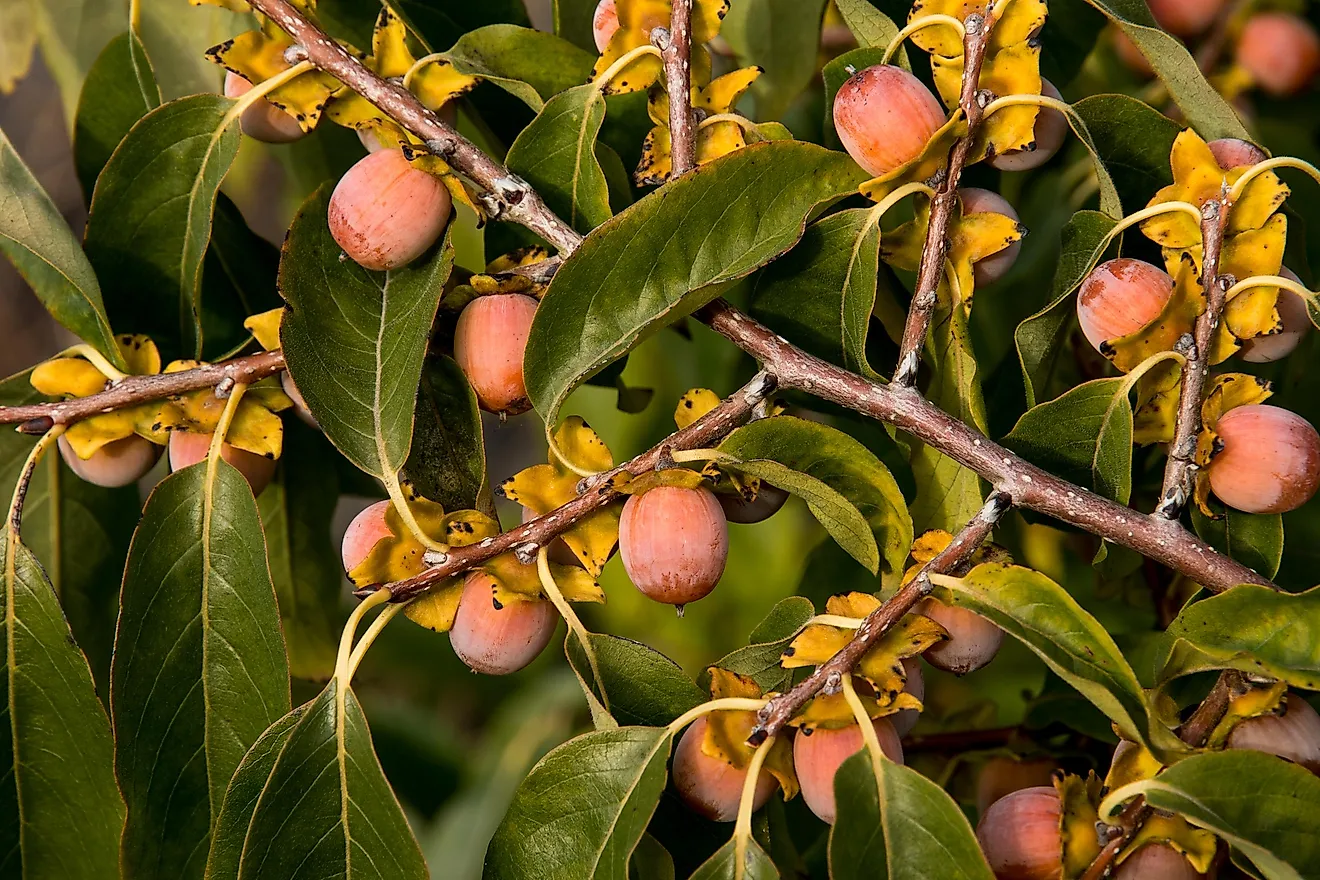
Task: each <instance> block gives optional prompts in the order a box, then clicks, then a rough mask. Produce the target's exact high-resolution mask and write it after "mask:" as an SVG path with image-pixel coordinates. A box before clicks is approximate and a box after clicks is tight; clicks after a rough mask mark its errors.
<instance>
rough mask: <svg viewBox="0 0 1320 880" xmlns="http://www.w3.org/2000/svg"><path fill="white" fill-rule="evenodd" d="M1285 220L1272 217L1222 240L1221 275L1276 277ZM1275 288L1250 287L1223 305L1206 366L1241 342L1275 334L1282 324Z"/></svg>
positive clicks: (1284, 240) (1284, 239)
mask: <svg viewBox="0 0 1320 880" xmlns="http://www.w3.org/2000/svg"><path fill="white" fill-rule="evenodd" d="M1287 236H1288V218H1287V217H1286V216H1285V215H1283V214H1275V215H1274V216H1273V217H1271V218H1270V219H1269V220H1268V221H1266V222H1265V224H1264V225H1263V226H1261V227H1260V228H1259V229H1251V230H1247V231H1246V232H1241V233H1239V234H1237V235H1234V236H1230V237H1229V238H1227V239H1225V241H1224V245H1223V250H1222V251H1221V253H1220V256H1219V272H1220V274H1221V275H1232V276H1233V277H1235V278H1250V277H1252V276H1256V275H1278V274H1279V273H1280V272H1281V271H1282V269H1283V250H1284V246H1285V245H1286V244H1287ZM1278 300H1279V288H1277V287H1268V286H1267V287H1252V288H1248V289H1246V290H1243V291H1241V292H1240V293H1237V294H1235V295H1234V296H1233V298H1232V299H1230V300H1229V301H1228V302H1227V303H1225V305H1224V320H1223V321H1221V322H1220V323H1219V326H1218V327H1216V328H1215V337H1214V345H1213V346H1212V347H1211V350H1210V363H1212V364H1217V363H1221V362H1223V361H1224V360H1227V359H1228V357H1229V356H1230V355H1231V354H1233V353H1234V352H1235V351H1237V350H1238V348H1239V347H1240V345H1239V343H1240V342H1241V341H1242V340H1247V339H1252V338H1254V337H1257V336H1262V335H1264V334H1267V333H1273V332H1275V331H1276V330H1277V329H1278V328H1279V327H1280V326H1281V324H1282V321H1281V319H1280V317H1279V311H1278Z"/></svg>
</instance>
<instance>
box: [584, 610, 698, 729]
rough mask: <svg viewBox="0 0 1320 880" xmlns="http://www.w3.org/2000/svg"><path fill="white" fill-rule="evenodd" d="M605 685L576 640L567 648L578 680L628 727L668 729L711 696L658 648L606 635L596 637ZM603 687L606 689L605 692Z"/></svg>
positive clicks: (593, 637)
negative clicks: (677, 719) (662, 727)
mask: <svg viewBox="0 0 1320 880" xmlns="http://www.w3.org/2000/svg"><path fill="white" fill-rule="evenodd" d="M590 641H591V647H592V650H593V651H595V654H596V666H597V668H598V669H599V670H600V679H601V680H600V681H596V680H595V676H594V675H593V673H592V671H591V665H590V664H589V663H588V662H587V657H586V654H584V653H583V651H582V645H581V644H579V642H578V640H577V638H576V637H574V636H573V635H572V634H571V633H570V634H569V636H568V639H567V641H566V642H565V643H564V650H565V651H566V652H567V653H568V660H569V662H570V663H571V664H572V665H573V670H574V671H575V672H576V673H577V674H578V677H579V679H580V680H581V681H582V682H583V683H584V684H587V685H589V686H590V687H591V690H592V692H593V693H594V694H595V695H596V697H597V699H599V700H601V701H602V702H603V703H604V704H605V706H606V708H607V709H609V712H610V715H612V716H613V717H614V719H615V720H616V721H618V722H619V723H620V724H623V725H637V724H640V725H645V726H649V725H655V726H659V725H664V724H668V723H669V722H671V721H673V720H674V719H675V718H677V717H678V716H679V715H682V714H683V713H684V712H686V711H687V710H689V709H691V708H692V707H694V706H698V705H700V704H701V703H703V702H705V701H706V699H707V697H706V694H705V693H703V692H702V690H701V688H699V687H697V686H696V684H694V683H693V681H692V679H690V678H688V676H687V673H686V672H684V671H683V670H682V668H681V667H680V666H679V665H678V664H677V663H675V662H674V661H673V660H670V659H669V658H668V657H666V656H665V655H664V654H661V653H660V652H659V651H657V650H655V649H654V648H651V647H648V646H647V645H643V644H642V643H641V642H634V641H633V640H632V639H624V638H620V637H618V636H612V635H607V634H605V633H591V635H590ZM602 685H603V687H602Z"/></svg>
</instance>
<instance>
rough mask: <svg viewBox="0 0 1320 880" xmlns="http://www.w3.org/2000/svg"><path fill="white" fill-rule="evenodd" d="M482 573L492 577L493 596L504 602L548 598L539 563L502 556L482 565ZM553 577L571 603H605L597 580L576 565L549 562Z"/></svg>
mask: <svg viewBox="0 0 1320 880" xmlns="http://www.w3.org/2000/svg"><path fill="white" fill-rule="evenodd" d="M481 570H482V571H484V572H485V573H486V574H488V575H490V577H491V579H492V581H493V583H492V590H491V591H492V594H493V595H494V596H495V599H496V600H497V601H499V602H501V603H503V602H505V601H519V600H521V601H524V602H526V601H529V600H531V599H547V598H549V597H548V596H546V594H545V588H544V587H543V586H542V585H541V578H540V575H539V574H538V573H537V570H536V564H535V563H531V564H523V563H521V562H519V561H518V558H517V557H516V556H514V555H513V554H512V553H501V554H500V555H499V556H496V557H495V558H494V559H491V560H489V561H488V562H485V563H482V565H481ZM550 574H551V576H553V577H554V579H555V584H556V585H557V586H558V587H559V592H561V593H563V594H564V598H565V599H567V600H568V601H570V602H604V601H605V592H604V591H603V590H602V589H601V588H600V584H598V583H596V580H595V578H593V577H592V576H591V575H590V574H588V573H587V572H586V571H585V570H584V569H581V568H578V567H577V566H576V565H560V564H558V563H556V562H552V563H550Z"/></svg>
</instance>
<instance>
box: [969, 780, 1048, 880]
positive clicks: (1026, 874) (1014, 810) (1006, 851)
mask: <svg viewBox="0 0 1320 880" xmlns="http://www.w3.org/2000/svg"><path fill="white" fill-rule="evenodd" d="M1062 812H1063V806H1062V803H1061V802H1060V800H1059V793H1058V792H1056V791H1055V790H1054V787H1053V786H1050V785H1038V786H1033V787H1032V788H1024V789H1020V790H1019V791H1015V792H1013V793H1012V794H1009V795H1005V796H1004V797H1002V798H1000V799H999V800H997V801H995V802H994V803H993V804H991V805H990V807H989V809H987V810H986V811H985V813H984V814H982V816H981V821H980V823H978V824H977V826H976V839H977V841H978V842H979V843H980V844H981V852H983V853H985V858H986V861H987V862H989V863H990V870H991V871H994V874H995V877H997V878H998V880H1060V878H1061V877H1062V876H1063V837H1062V835H1061V833H1060V831H1059V821H1060V818H1061V816H1062Z"/></svg>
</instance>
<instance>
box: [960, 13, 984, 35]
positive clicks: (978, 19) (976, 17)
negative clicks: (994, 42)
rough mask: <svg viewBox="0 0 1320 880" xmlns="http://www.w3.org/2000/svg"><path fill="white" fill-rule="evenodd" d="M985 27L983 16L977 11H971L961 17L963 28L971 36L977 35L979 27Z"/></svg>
mask: <svg viewBox="0 0 1320 880" xmlns="http://www.w3.org/2000/svg"><path fill="white" fill-rule="evenodd" d="M983 27H985V16H984V15H982V14H981V13H979V12H973V13H972V14H971V15H969V16H967V17H966V18H965V19H963V28H964V29H965V30H966V31H967V33H968V34H970V35H971V36H977V35H978V34H980V33H981V28H983Z"/></svg>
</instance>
